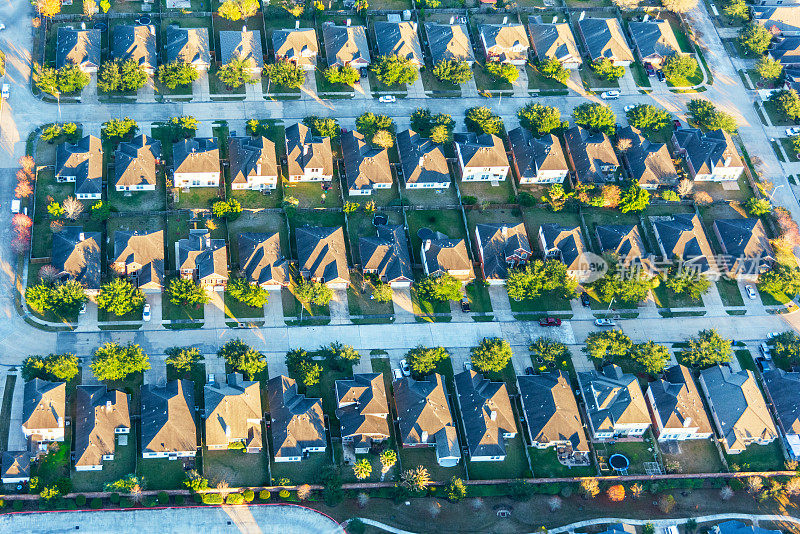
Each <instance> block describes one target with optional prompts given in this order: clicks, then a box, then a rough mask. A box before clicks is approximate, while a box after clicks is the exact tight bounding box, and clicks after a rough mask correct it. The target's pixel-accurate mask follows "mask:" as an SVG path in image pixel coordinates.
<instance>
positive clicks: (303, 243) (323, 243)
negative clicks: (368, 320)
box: [295, 226, 350, 289]
mask: <svg viewBox="0 0 800 534" xmlns="http://www.w3.org/2000/svg"><path fill="white" fill-rule="evenodd" d="M295 240H296V244H297V259H298V264H299V265H298V270H299V271H300V274H301V275H302V276H303V278H305V279H306V280H309V281H312V282H320V283H322V284H325V285H326V286H328V287H330V288H331V289H347V287H348V286H349V285H350V270H349V268H348V267H347V250H346V249H345V244H344V230H343V229H342V227H341V226H298V227H297V228H296V229H295Z"/></svg>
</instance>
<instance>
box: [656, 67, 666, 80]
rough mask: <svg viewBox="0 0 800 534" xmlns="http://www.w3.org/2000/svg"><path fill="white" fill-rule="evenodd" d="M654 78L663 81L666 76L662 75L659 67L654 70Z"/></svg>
mask: <svg viewBox="0 0 800 534" xmlns="http://www.w3.org/2000/svg"><path fill="white" fill-rule="evenodd" d="M656 78H658V81H659V82H663V81H664V80H665V79H666V76H664V73H663V72H661V69H658V70H657V71H656Z"/></svg>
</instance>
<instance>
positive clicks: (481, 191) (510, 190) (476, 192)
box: [458, 174, 516, 204]
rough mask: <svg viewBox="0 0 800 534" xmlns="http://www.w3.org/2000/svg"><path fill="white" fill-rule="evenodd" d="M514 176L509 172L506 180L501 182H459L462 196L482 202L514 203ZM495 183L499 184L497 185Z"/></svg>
mask: <svg viewBox="0 0 800 534" xmlns="http://www.w3.org/2000/svg"><path fill="white" fill-rule="evenodd" d="M512 179H513V176H512V175H510V174H509V176H507V177H506V179H505V180H501V181H499V182H489V183H487V182H464V181H459V182H458V188H459V190H460V191H461V198H462V199H463V198H464V197H474V198H475V199H477V201H478V202H479V203H481V204H484V203H488V204H513V203H514V202H516V195H515V194H514V186H513V185H512V184H511V180H512ZM495 183H496V184H497V185H495Z"/></svg>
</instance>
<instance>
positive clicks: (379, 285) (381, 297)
mask: <svg viewBox="0 0 800 534" xmlns="http://www.w3.org/2000/svg"><path fill="white" fill-rule="evenodd" d="M392 295H393V292H392V286H390V285H389V284H386V283H384V282H376V283H375V284H374V285H373V286H372V296H373V297H374V298H375V300H377V301H378V302H391V300H392Z"/></svg>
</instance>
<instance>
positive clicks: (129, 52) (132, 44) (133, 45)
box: [111, 24, 158, 76]
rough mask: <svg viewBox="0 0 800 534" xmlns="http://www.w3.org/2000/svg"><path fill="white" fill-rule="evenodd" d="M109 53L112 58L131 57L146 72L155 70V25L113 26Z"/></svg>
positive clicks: (124, 58) (123, 58) (127, 58)
mask: <svg viewBox="0 0 800 534" xmlns="http://www.w3.org/2000/svg"><path fill="white" fill-rule="evenodd" d="M111 47H112V50H111V54H112V56H113V57H114V59H118V60H121V61H127V60H129V59H132V60H133V61H135V62H136V64H137V65H139V67H140V68H141V69H142V70H143V71H145V72H146V73H147V74H149V75H150V76H152V75H153V74H154V73H155V71H156V66H157V65H158V61H157V60H156V27H155V26H153V25H152V24H151V25H149V26H146V25H144V24H136V25H134V24H120V25H118V26H114V40H113V42H112V45H111Z"/></svg>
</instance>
